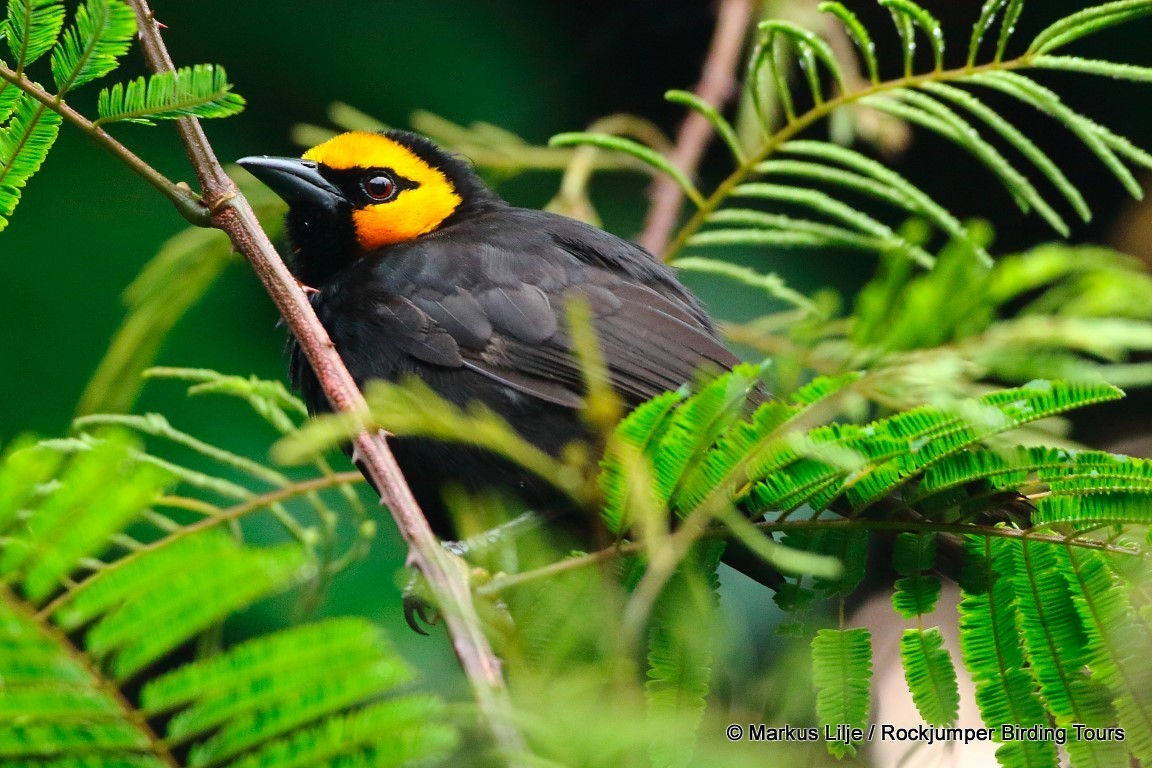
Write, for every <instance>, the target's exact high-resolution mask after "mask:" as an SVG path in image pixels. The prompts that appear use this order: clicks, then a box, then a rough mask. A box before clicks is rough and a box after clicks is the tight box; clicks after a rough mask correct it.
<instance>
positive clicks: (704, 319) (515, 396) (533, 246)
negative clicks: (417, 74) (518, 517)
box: [243, 132, 738, 537]
mask: <svg viewBox="0 0 1152 768" xmlns="http://www.w3.org/2000/svg"><path fill="white" fill-rule="evenodd" d="M369 136H370V135H364V138H363V141H364V143H365V146H369V147H371V146H374V145H372V144H371V141H372V140H371V139H370V138H368V137H369ZM381 139H382V140H383V141H388V142H393V143H395V144H397V145H398V146H399V147H400V148H407V149H409V150H411V151H412V153H413V154H414V155H416V156H417V157H418V158H419V159H420V160H422V161H423V162H425V163H427V164H428V165H430V166H431V167H433V168H435V169H438V170H439V171H440V172H442V173H443V177H444V178H445V179H446V181H447V183H448V185H449V186H450V188H451V190H453V191H455V193H456V194H457V195H458V196H459V198H460V202H459V204H458V205H456V206H455V207H453V208H452V209H451V210H450V211H449V212H448V213H447V215H445V216H444V217H443V219H442V220H441V221H437V222H434V224H433V226H432V228H431V229H430V231H427V232H426V233H423V234H420V235H419V236H416V237H412V238H409V239H405V240H402V241H399V242H392V243H387V244H384V245H381V246H379V247H372V248H367V249H365V248H364V247H363V246H364V240H365V237H366V235H365V230H364V227H363V225H362V223H361V224H360V225H357V224H354V223H353V212H355V211H357V210H359V209H365V208H368V209H370V210H372V211H375V210H376V209H375V208H370V206H371V201H365V200H364V194H363V192H362V191H361V189H360V188H358V186H357V185H362V184H363V183H364V182H363V181H362V179H363V178H366V177H367V176H370V175H371V174H374V173H392V174H393V175H394V176H399V172H398V171H396V170H395V169H394V168H393V167H392V166H385V165H382V164H380V163H383V162H384V161H386V160H387V158H388V157H390V155H388V154H386V153H385V154H382V155H381V158H383V159H381V160H379V161H373V160H371V159H368V158H366V159H365V160H364V162H363V163H362V164H361V166H359V167H352V168H349V167H340V168H332V167H329V166H327V165H326V164H325V162H324V157H325V152H323V151H322V152H319V153H317V159H318V162H313V161H294V162H296V163H302V164H303V165H304V166H305V167H304V169H303V170H300V169H299V168H296V167H295V166H293V167H290V168H289V171H288V172H289V173H290V174H295V175H293V176H292V180H289V181H288V182H286V181H285V180H284V178H283V174H284V173H285V171H284V170H283V169H281V168H279V167H276V168H273V170H268V167H271V166H274V165H275V164H276V163H288V162H293V161H286V160H279V159H268V158H264V159H261V158H249V159H247V160H246V161H243V163H244V164H245V165H246V166H247V167H249V168H250V169H251V170H253V172H254V173H256V175H257V176H259V177H260V178H262V179H264V180H265V181H266V182H267V183H269V185H270V186H272V187H273V188H274V189H277V191H278V192H280V193H281V194H282V195H283V196H284V197H285V198H286V199H288V201H289V203H290V204H291V209H290V213H289V215H288V230H289V234H290V238H291V240H292V245H293V254H294V269H295V271H296V274H297V275H298V276H299V278H300V279H301V280H302V281H303V282H304V283H306V284H308V285H309V286H311V287H312V288H315V289H316V291H317V292H316V293H314V294H312V304H313V306H314V307H315V309H316V312H317V315H318V316H319V318H320V320H321V322H322V323H323V324H324V326H325V328H327V330H328V332H329V334H330V335H331V337H332V341H333V342H334V344H335V345H336V348H337V349H338V350H339V352H340V354H341V356H342V357H343V359H344V362H345V363H346V365H347V366H348V369H349V371H350V372H351V373H352V376H353V377H354V378H355V380H356V382H357V383H358V384H360V385H363V384H364V383H365V382H367V381H369V380H371V379H388V380H398V379H400V378H402V377H404V376H406V375H415V376H417V377H419V378H420V379H422V380H423V381H424V382H426V383H427V384H428V385H429V386H430V387H431V388H432V389H433V390H435V391H436V392H438V393H439V394H440V395H441V396H443V397H444V398H446V399H448V400H450V401H452V402H454V403H457V404H459V405H465V404H467V403H469V402H471V401H480V402H482V403H484V404H485V405H486V406H488V407H489V408H490V409H491V410H493V411H494V412H496V413H498V414H499V415H501V416H502V417H504V418H505V419H506V420H507V421H508V422H509V423H510V424H511V425H513V426H514V427H515V428H516V429H517V430H518V431H519V432H520V433H521V434H522V435H523V436H524V437H525V438H526V439H527V440H529V441H531V442H532V443H534V444H535V445H537V446H539V447H540V448H542V449H544V450H546V451H548V452H550V453H553V454H555V453H557V452H558V451H560V450H561V449H562V448H563V447H564V446H565V445H566V444H567V443H569V442H570V441H573V440H578V439H581V438H583V437H585V436H586V433H585V426H584V424H583V422H582V420H581V418H580V416H579V411H578V409H579V408H580V407H581V405H582V403H583V395H584V388H583V383H582V375H581V369H580V364H579V362H578V360H577V358H576V354H575V352H574V350H573V346H572V339H571V336H570V334H569V332H568V330H567V328H566V314H565V304H566V302H567V301H568V300H569V299H570V297H572V296H580V297H581V298H583V299H584V300H585V301H586V302H587V305H588V307H589V308H590V310H591V315H592V320H593V326H594V329H595V331H596V334H597V338H598V341H599V344H600V347H601V352H602V354H603V357H604V360H605V363H606V366H607V369H608V373H609V379H610V384H611V386H612V387H613V388H614V389H615V390H616V391H617V392H618V393H619V394H620V395H621V397H622V398H623V400H624V401H625V403H626V404H628V405H629V406H635V405H637V404H639V403H641V402H643V401H645V400H647V399H649V398H651V397H654V396H656V395H658V394H660V393H662V392H665V391H667V390H670V389H675V388H677V387H679V386H681V385H683V384H685V383H686V382H691V381H693V380H695V379H696V378H697V377H698V376H699V375H701V373H702V372H712V373H717V372H720V371H723V370H727V369H729V368H731V366H732V365H734V364H735V363H737V362H738V360H737V358H736V357H735V356H734V355H732V353H731V352H729V351H728V350H727V349H726V348H725V347H724V346H723V344H721V342H720V341H719V340H718V339H717V335H716V329H715V327H714V326H713V323H712V321H711V320H710V319H709V317H708V315H707V313H706V312H705V311H704V309H703V307H702V306H701V304H700V302H699V301H698V300H697V299H696V298H695V297H694V296H693V295H692V294H691V293H690V292H689V291H688V290H687V289H686V288H685V287H684V286H683V285H682V284H681V283H680V282H679V281H678V280H677V279H676V276H675V274H674V272H673V270H672V269H670V268H669V267H667V266H666V265H664V264H662V263H661V262H660V261H659V260H657V259H656V258H655V257H653V256H652V255H651V254H650V253H648V252H647V251H645V250H644V249H642V248H640V247H639V246H637V245H635V244H633V243H630V242H628V241H625V240H622V239H620V238H618V237H615V236H613V235H611V234H608V233H607V232H604V231H602V230H600V229H597V228H595V227H592V226H590V225H587V224H584V223H581V222H578V221H575V220H572V219H568V218H565V217H563V216H558V215H555V214H551V213H546V212H542V211H534V210H525V209H521V208H515V207H512V206H510V205H508V204H507V203H505V202H504V201H503V200H501V199H500V198H499V197H497V196H496V195H495V194H494V193H493V192H492V191H491V190H489V189H488V188H487V187H486V186H485V185H484V184H483V182H481V181H480V179H479V178H478V177H476V176H475V174H474V173H473V171H472V169H471V168H470V167H469V166H468V165H467V164H466V163H465V162H463V161H462V160H460V159H459V158H456V157H454V156H452V155H449V154H447V153H444V152H441V151H440V150H438V149H436V148H435V147H434V145H431V144H430V143H429V142H427V141H426V140H423V139H421V138H419V137H415V136H413V135H412V134H405V133H400V132H389V133H387V134H384V135H383V136H382V137H381ZM354 141H355V140H353V139H349V142H354ZM323 147H324V145H321V148H318V149H321V150H322V149H323ZM381 152H384V149H383V148H381ZM305 157H306V158H308V157H309V155H305ZM309 174H312V177H310V178H311V183H312V184H313V185H314V186H316V185H318V186H319V187H320V188H322V191H323V193H324V194H323V195H321V194H319V193H317V192H316V190H315V189H302V188H301V186H300V182H299V178H300V177H301V176H302V175H303V176H308V175H309ZM429 178H430V179H431V181H428V182H426V183H427V184H432V185H435V184H437V183H438V181H437V177H435V176H432V177H429ZM405 181H408V180H407V179H405ZM410 183H415V182H410ZM417 186H419V184H417ZM406 194H410V193H409V192H406V191H401V192H400V193H399V195H398V196H397V197H396V198H395V200H396V204H399V202H400V201H402V200H404V199H405V198H404V195H406ZM413 199H414V198H413ZM387 205H388V204H385V205H380V206H378V207H379V209H380V211H381V215H382V216H384V215H389V214H390V212H389V210H388V208H387ZM397 210H399V209H397ZM391 215H397V214H396V213H395V212H392V213H391ZM413 215H415V214H413ZM290 348H291V370H292V380H293V383H294V384H295V386H296V387H297V388H298V389H299V390H300V391H301V392H302V394H303V396H304V398H305V400H306V401H307V403H308V406H309V408H310V409H312V410H313V411H314V412H320V411H324V410H326V409H327V407H328V406H327V402H326V399H325V397H324V395H323V393H322V392H321V391H320V388H319V385H318V383H317V381H316V378H315V376H314V374H313V373H312V371H311V369H310V368H309V366H308V364H307V361H306V360H305V359H304V357H303V355H301V354H300V352H299V350H298V348H297V347H296V345H295V344H294V343H293V344H291V345H290ZM393 446H394V451H395V454H396V457H397V459H398V461H399V462H400V466H401V468H402V469H403V471H404V474H405V476H406V478H407V479H408V480H409V482H410V484H411V485H412V489H413V491H414V492H415V494H416V497H417V500H418V501H419V502H420V504H421V506H422V507H423V509H424V510H425V513H426V514H427V515H428V516H429V519H430V521H431V522H432V524H433V527H434V530H436V532H437V533H438V534H439V535H441V536H443V537H452V536H453V535H454V532H453V531H452V529H451V525H450V521H449V520H448V519H447V517H446V515H445V514H444V509H443V505H442V502H441V489H442V487H443V486H444V485H445V484H446V483H455V484H458V485H461V486H463V487H465V488H466V489H469V490H473V491H475V490H480V489H483V488H487V487H492V486H500V487H503V488H511V489H514V490H515V491H516V492H517V493H519V494H520V495H522V496H523V497H525V501H526V502H527V503H528V504H529V505H549V504H554V503H557V502H556V499H555V496H554V494H553V493H552V492H551V491H550V490H549V489H548V488H546V487H544V485H543V484H542V483H541V482H540V481H538V480H537V479H534V478H532V477H528V476H526V475H525V473H524V472H523V471H520V470H518V469H516V468H514V467H511V466H508V465H507V464H505V463H504V462H502V461H499V460H497V459H495V458H494V457H491V456H489V455H486V454H484V453H483V452H480V451H477V450H475V449H471V448H463V447H460V446H458V445H447V444H444V443H440V442H436V441H431V440H426V439H412V438H398V439H395V440H394V441H393Z"/></svg>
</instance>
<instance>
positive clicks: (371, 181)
mask: <svg viewBox="0 0 1152 768" xmlns="http://www.w3.org/2000/svg"><path fill="white" fill-rule="evenodd" d="M360 186H361V188H363V190H364V194H366V195H368V197H370V198H372V199H373V200H379V201H380V202H384V201H385V200H391V199H392V198H393V197H395V195H396V182H395V181H393V180H392V177H390V176H386V175H384V174H383V173H372V174H368V175H367V176H365V177H364V180H363V181H361V182H360Z"/></svg>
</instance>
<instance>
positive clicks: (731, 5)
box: [639, 0, 754, 255]
mask: <svg viewBox="0 0 1152 768" xmlns="http://www.w3.org/2000/svg"><path fill="white" fill-rule="evenodd" d="M753 5H754V3H753V2H751V0H722V2H721V4H720V10H719V12H718V13H717V18H716V31H715V32H714V33H713V35H712V44H711V46H710V47H709V49H708V57H707V58H706V59H705V60H704V71H703V72H702V73H701V76H700V84H699V85H698V86H696V95H697V96H699V97H700V98H702V99H704V101H706V102H708V103H709V104H715V105H717V106H719V105H722V104H723V103H724V102H725V101H727V100H728V98H729V97H730V96H731V95H732V94H733V92H734V91H735V90H736V78H735V75H734V74H733V73H734V72H735V70H736V67H737V65H738V64H739V62H740V57H741V54H742V53H743V51H744V38H745V37H746V35H747V34H748V25H749V24H751V23H752V8H753ZM712 133H713V131H712V125H711V124H710V123H709V122H708V119H707V118H706V117H704V116H703V115H701V114H700V113H698V112H692V113H690V114H689V115H688V117H687V118H685V120H684V123H683V124H682V125H681V126H680V132H679V133H678V134H676V148H675V149H674V150H673V151H672V154H671V155H670V156H669V160H671V161H672V164H673V165H675V166H676V167H677V168H680V169H681V170H683V171H684V173H686V174H687V175H688V176H689V178H691V177H692V176H694V175H695V173H696V168H697V166H699V165H700V159H701V158H702V157H703V156H704V150H705V149H707V148H708V143H709V142H710V141H711V140H712ZM649 196H650V198H651V200H652V207H651V208H649V210H648V219H647V221H646V222H645V225H644V232H643V233H641V235H640V237H639V243H640V245H642V246H644V247H645V248H647V249H648V250H649V251H651V252H652V253H655V254H657V255H660V254H662V253H663V252H664V249H665V248H666V247H667V245H668V240H669V238H671V236H672V230H673V229H675V228H676V223H677V221H679V219H680V210H681V208H682V207H683V205H684V195H683V193H682V192H681V191H680V187H679V185H678V184H677V183H676V182H675V181H674V180H673V179H671V178H669V177H668V176H667V175H664V174H661V175H660V176H658V177H657V178H656V181H654V182H653V183H652V191H651V192H650V194H649Z"/></svg>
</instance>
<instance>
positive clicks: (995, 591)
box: [959, 537, 1057, 768]
mask: <svg viewBox="0 0 1152 768" xmlns="http://www.w3.org/2000/svg"><path fill="white" fill-rule="evenodd" d="M965 549H966V552H967V554H968V556H969V558H968V563H969V564H968V566H967V573H966V578H965V579H963V580H962V581H961V587H962V588H963V594H964V598H963V600H961V601H960V606H959V610H960V652H961V656H962V658H963V659H964V666H965V667H966V668H967V669H968V671H969V673H970V674H971V676H972V681H973V682H974V683H975V685H976V704H977V706H979V708H980V715H981V716H982V717H983V719H984V722H985V724H986V725H988V727H990V728H999V727H1000V726H1001V725H1004V724H1011V725H1017V726H1023V727H1028V726H1032V725H1048V722H1049V721H1048V715H1047V713H1046V712H1045V709H1044V705H1043V704H1042V703H1041V701H1040V698H1039V696H1038V695H1037V693H1036V691H1035V685H1034V683H1033V681H1032V678H1031V677H1030V676H1029V674H1028V672H1027V671H1026V669H1025V659H1024V652H1023V648H1022V646H1021V642H1020V629H1019V627H1018V624H1017V622H1018V621H1019V607H1018V602H1017V599H1016V594H1015V589H1014V586H1015V583H1014V580H1015V578H1016V574H1015V567H1014V565H1013V562H1012V545H1011V543H1010V542H1009V541H1007V540H1005V539H998V538H992V537H988V538H979V537H970V538H969V539H968V541H967V544H966V547H965ZM996 758H997V760H999V761H1000V763H1001V765H1005V766H1016V765H1019V766H1027V768H1056V765H1057V761H1056V745H1055V744H1054V743H1053V742H1052V741H1049V740H1036V741H1032V740H1027V739H1020V740H1014V741H1008V742H1005V743H1004V744H1003V745H1001V746H1000V748H999V749H997V750H996Z"/></svg>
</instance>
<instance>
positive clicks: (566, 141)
mask: <svg viewBox="0 0 1152 768" xmlns="http://www.w3.org/2000/svg"><path fill="white" fill-rule="evenodd" d="M578 145H585V146H591V147H600V148H601V149H611V150H613V151H615V152H623V153H624V154H626V155H631V156H632V157H635V158H636V159H637V160H640V161H642V162H644V163H645V164H647V165H649V166H651V167H652V168H655V169H656V170H658V171H661V172H663V173H666V174H668V175H669V176H671V177H672V178H673V179H674V180H675V181H676V183H677V184H678V185H680V189H681V190H683V192H684V194H685V195H686V196H687V197H688V199H689V200H691V201H692V202H693V203H694V204H695V205H696V206H697V207H700V206H702V205H704V197H703V196H702V195H701V194H700V190H698V189H696V185H695V184H693V183H692V180H691V179H689V178H688V176H687V175H686V174H685V173H684V171H682V170H680V169H679V168H677V167H676V166H675V165H674V164H673V163H672V161H671V160H669V159H668V158H666V157H665V156H664V155H662V154H660V153H659V152H657V151H656V150H654V149H652V148H650V147H646V146H644V145H643V144H640V143H639V142H636V141H632V140H631V139H625V138H622V137H620V136H611V135H609V134H606V133H584V132H572V133H559V134H556V135H555V136H553V137H552V138H551V139H550V140H549V141H548V146H550V147H571V146H578Z"/></svg>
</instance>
